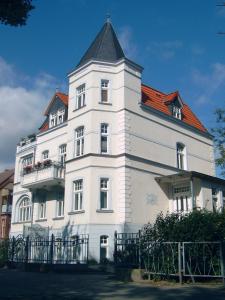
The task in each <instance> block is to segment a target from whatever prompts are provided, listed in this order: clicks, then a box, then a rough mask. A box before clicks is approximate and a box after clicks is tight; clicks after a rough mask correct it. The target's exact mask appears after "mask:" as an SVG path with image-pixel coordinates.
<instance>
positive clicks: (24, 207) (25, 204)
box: [18, 196, 31, 222]
mask: <svg viewBox="0 0 225 300" xmlns="http://www.w3.org/2000/svg"><path fill="white" fill-rule="evenodd" d="M30 220H31V201H30V199H29V198H28V197H27V196H25V197H23V198H22V199H21V201H20V202H19V206H18V221H19V222H28V221H30Z"/></svg>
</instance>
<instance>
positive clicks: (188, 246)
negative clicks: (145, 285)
mask: <svg viewBox="0 0 225 300" xmlns="http://www.w3.org/2000/svg"><path fill="white" fill-rule="evenodd" d="M114 262H115V264H116V265H117V266H126V267H137V266H138V267H139V268H143V269H145V273H146V274H147V275H149V276H150V277H151V276H152V275H159V276H163V277H165V276H166V277H169V276H177V277H178V278H179V280H180V282H182V280H183V278H184V277H190V278H191V279H192V281H195V278H197V277H202V278H214V277H217V278H223V281H224V280H225V242H207V241H206V242H205V241H204V242H159V241H152V240H151V238H150V237H149V236H146V235H142V234H141V232H140V231H139V232H138V233H117V232H116V233H115V250H114Z"/></svg>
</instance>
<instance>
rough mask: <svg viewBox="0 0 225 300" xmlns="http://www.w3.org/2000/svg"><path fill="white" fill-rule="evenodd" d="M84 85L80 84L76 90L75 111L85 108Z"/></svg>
mask: <svg viewBox="0 0 225 300" xmlns="http://www.w3.org/2000/svg"><path fill="white" fill-rule="evenodd" d="M85 91H86V86H85V83H83V84H81V85H80V86H78V87H77V89H76V109H80V108H82V107H84V106H85V98H86V97H85Z"/></svg>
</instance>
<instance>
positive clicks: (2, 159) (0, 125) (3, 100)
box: [0, 57, 59, 171]
mask: <svg viewBox="0 0 225 300" xmlns="http://www.w3.org/2000/svg"><path fill="white" fill-rule="evenodd" d="M56 87H59V82H58V81H57V80H56V79H55V78H54V77H53V76H51V75H49V74H46V73H42V74H39V75H37V76H36V77H35V78H33V79H32V78H30V77H29V76H26V75H24V74H22V73H21V72H19V71H18V70H16V68H15V67H14V66H12V65H10V64H8V63H7V62H6V61H5V60H4V59H3V58H1V57H0V107H1V118H0V138H1V143H0V171H1V170H3V169H4V168H7V167H13V166H14V161H15V152H16V144H17V143H18V142H19V140H20V138H21V137H23V136H25V135H27V134H30V133H33V132H37V130H38V127H39V126H40V125H41V123H42V122H43V120H44V117H43V110H44V108H45V107H46V105H47V103H48V101H49V100H50V98H51V97H52V95H53V93H54V91H55V88H56Z"/></svg>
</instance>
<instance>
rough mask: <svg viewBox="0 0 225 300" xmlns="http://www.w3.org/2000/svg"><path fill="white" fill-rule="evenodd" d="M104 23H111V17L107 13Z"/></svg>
mask: <svg viewBox="0 0 225 300" xmlns="http://www.w3.org/2000/svg"><path fill="white" fill-rule="evenodd" d="M106 23H111V16H110V14H109V13H107V14H106Z"/></svg>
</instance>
